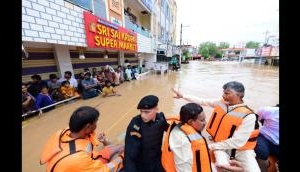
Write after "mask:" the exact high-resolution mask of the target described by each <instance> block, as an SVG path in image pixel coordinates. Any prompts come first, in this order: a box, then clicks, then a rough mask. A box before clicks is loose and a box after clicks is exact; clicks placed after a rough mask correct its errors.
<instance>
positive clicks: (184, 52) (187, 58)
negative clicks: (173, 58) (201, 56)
mask: <svg viewBox="0 0 300 172" xmlns="http://www.w3.org/2000/svg"><path fill="white" fill-rule="evenodd" d="M182 56H184V59H185V60H189V59H190V58H191V54H190V52H189V51H188V50H183V51H182Z"/></svg>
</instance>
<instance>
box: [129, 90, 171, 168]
mask: <svg viewBox="0 0 300 172" xmlns="http://www.w3.org/2000/svg"><path fill="white" fill-rule="evenodd" d="M158 101H159V99H158V97H157V96H154V95H147V96H145V97H143V98H142V99H141V100H140V102H139V104H138V106H137V109H139V110H140V114H139V115H136V116H135V117H133V118H132V120H131V121H130V123H129V125H128V127H127V130H126V136H125V155H124V169H125V172H164V169H163V167H162V164H161V145H162V138H163V134H164V131H166V129H167V127H168V123H167V122H166V119H165V116H164V114H163V112H160V113H157V112H158V107H157V104H158Z"/></svg>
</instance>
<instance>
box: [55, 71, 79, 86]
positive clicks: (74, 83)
mask: <svg viewBox="0 0 300 172" xmlns="http://www.w3.org/2000/svg"><path fill="white" fill-rule="evenodd" d="M66 80H67V81H69V82H70V85H71V86H73V87H74V88H76V89H77V85H78V83H77V80H76V79H75V78H74V77H72V72H70V71H65V75H64V76H63V77H61V78H60V79H59V80H58V82H60V83H62V82H63V81H66Z"/></svg>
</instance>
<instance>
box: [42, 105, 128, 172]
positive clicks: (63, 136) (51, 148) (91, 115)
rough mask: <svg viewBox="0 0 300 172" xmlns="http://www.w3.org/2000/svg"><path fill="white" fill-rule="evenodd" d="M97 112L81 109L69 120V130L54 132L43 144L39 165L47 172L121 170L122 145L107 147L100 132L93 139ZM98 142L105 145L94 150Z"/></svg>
mask: <svg viewBox="0 0 300 172" xmlns="http://www.w3.org/2000/svg"><path fill="white" fill-rule="evenodd" d="M99 115H100V113H99V111H98V110H96V109H95V108H93V107H89V106H82V107H79V108H78V109H76V110H75V111H74V112H73V114H72V115H71V117H70V121H69V128H67V129H62V130H58V131H57V132H56V133H55V134H54V135H52V136H51V137H50V138H49V140H48V141H47V142H46V144H45V146H44V148H43V151H42V155H41V159H40V163H41V164H45V163H46V164H47V165H46V171H47V172H50V171H51V172H67V171H72V172H83V171H84V172H99V171H103V172H110V171H118V170H120V169H121V168H122V161H123V158H122V153H123V150H124V148H123V145H111V146H106V145H109V144H110V142H109V141H108V139H107V138H106V137H105V135H104V134H103V133H101V134H99V136H98V140H97V139H96V138H95V137H96V135H95V129H96V127H97V122H98V118H99ZM100 142H102V143H103V145H104V146H106V147H105V148H104V149H102V150H100V151H94V150H93V148H94V146H97V145H98V144H99V143H100Z"/></svg>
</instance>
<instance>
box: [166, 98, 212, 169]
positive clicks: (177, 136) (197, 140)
mask: <svg viewBox="0 0 300 172" xmlns="http://www.w3.org/2000/svg"><path fill="white" fill-rule="evenodd" d="M205 124H206V121H205V114H204V111H203V109H202V107H201V106H200V105H198V104H196V103H188V104H186V105H184V106H182V107H181V109H180V121H176V120H174V121H173V122H171V127H169V129H168V131H167V133H166V136H165V139H164V143H163V147H162V152H163V154H162V164H163V166H164V168H165V170H166V172H186V171H189V172H197V171H205V172H211V171H212V168H211V162H210V157H209V150H208V146H207V143H206V140H205V138H204V137H203V136H202V134H201V131H202V130H203V129H204V127H205Z"/></svg>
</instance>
